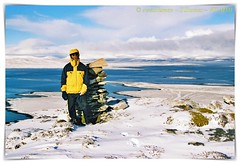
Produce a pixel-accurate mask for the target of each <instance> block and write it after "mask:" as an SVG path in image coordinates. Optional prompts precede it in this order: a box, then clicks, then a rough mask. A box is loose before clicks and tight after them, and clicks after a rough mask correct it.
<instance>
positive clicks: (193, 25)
mask: <svg viewBox="0 0 240 164" xmlns="http://www.w3.org/2000/svg"><path fill="white" fill-rule="evenodd" d="M235 7H236V6H235V5H234V4H233V5H232V4H225V5H223V4H218V5H207V4H206V5H198V4H196V5H139V6H138V5H117V6H116V5H58V6H57V5H41V4H40V5H31V4H30V5H22V4H7V5H5V50H6V56H20V55H21V56H34V57H45V56H52V57H57V58H65V57H66V56H67V55H68V52H69V50H70V49H71V48H78V49H79V50H80V53H81V57H82V58H86V59H89V58H99V57H104V58H114V59H119V58H131V59H148V60H157V59H200V60H201V59H216V58H217V59H225V58H234V48H235V47H234V45H235V35H234V33H235V29H234V28H235Z"/></svg>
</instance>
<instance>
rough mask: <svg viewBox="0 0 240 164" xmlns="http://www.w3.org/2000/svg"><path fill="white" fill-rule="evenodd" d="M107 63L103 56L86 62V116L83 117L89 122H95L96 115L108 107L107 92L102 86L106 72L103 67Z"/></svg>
mask: <svg viewBox="0 0 240 164" xmlns="http://www.w3.org/2000/svg"><path fill="white" fill-rule="evenodd" d="M107 65H108V64H107V62H106V61H105V60H104V59H103V58H101V59H98V60H96V61H94V62H92V63H89V64H87V67H88V76H89V86H88V91H87V94H86V101H87V118H85V119H87V120H88V122H89V123H96V120H97V117H98V116H99V115H100V114H101V113H102V112H103V111H106V110H107V109H108V108H109V106H108V105H107V99H108V92H107V90H106V89H105V88H104V85H105V84H106V82H105V81H104V80H105V78H106V77H107V74H106V73H105V72H104V71H103V67H104V66H107Z"/></svg>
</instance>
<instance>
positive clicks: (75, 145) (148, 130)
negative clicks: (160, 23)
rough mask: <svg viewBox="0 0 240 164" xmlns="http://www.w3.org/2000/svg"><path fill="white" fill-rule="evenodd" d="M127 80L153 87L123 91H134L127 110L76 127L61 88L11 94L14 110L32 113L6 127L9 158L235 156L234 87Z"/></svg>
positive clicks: (137, 84)
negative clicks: (27, 94) (28, 94)
mask: <svg viewBox="0 0 240 164" xmlns="http://www.w3.org/2000/svg"><path fill="white" fill-rule="evenodd" d="M124 85H127V86H135V87H143V88H149V90H140V91H121V92H118V93H119V94H123V95H128V96H131V98H129V99H127V103H128V105H129V107H128V108H126V109H123V110H112V111H110V112H109V113H108V114H107V118H108V120H107V121H105V122H102V123H97V124H95V125H87V126H85V127H74V129H73V130H72V126H71V124H69V123H68V122H66V120H67V119H68V118H67V113H66V111H67V106H66V102H65V101H63V100H62V98H61V93H60V92H36V93H33V95H39V96H35V97H34V96H33V97H24V98H20V99H11V100H10V101H9V103H10V104H11V108H12V110H16V111H18V112H24V113H28V114H30V115H32V116H33V117H34V118H33V119H28V120H23V121H19V122H17V123H11V124H7V125H6V126H5V135H6V137H5V138H6V139H5V141H6V144H5V159H46V158H51V159H52V158H53V159H59V158H71V159H85V158H91V159H92V158H93V159H104V158H106V159H145V158H150V159H224V160H225V159H230V160H231V159H235V158H236V154H235V151H236V150H235V149H236V148H235V132H234V129H235V114H234V113H235V104H234V103H235V100H234V87H229V86H199V85H165V84H150V83H124ZM150 88H151V89H150ZM64 120H65V121H64Z"/></svg>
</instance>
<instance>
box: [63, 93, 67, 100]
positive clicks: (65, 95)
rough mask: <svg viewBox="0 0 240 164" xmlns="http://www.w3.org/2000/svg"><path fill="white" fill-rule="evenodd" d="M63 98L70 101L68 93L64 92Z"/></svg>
mask: <svg viewBox="0 0 240 164" xmlns="http://www.w3.org/2000/svg"><path fill="white" fill-rule="evenodd" d="M62 98H63V100H67V99H68V95H67V92H66V91H63V92H62Z"/></svg>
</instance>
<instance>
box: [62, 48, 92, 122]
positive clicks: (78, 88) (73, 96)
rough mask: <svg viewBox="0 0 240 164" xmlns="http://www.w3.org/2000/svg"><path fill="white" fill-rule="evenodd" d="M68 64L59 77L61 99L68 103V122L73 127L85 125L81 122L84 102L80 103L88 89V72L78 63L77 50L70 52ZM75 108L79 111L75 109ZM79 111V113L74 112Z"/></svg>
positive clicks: (84, 106)
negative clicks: (73, 125)
mask: <svg viewBox="0 0 240 164" xmlns="http://www.w3.org/2000/svg"><path fill="white" fill-rule="evenodd" d="M69 55H70V62H69V63H67V64H66V65H65V66H64V68H63V70H62V76H61V91H62V98H63V99H64V100H65V101H66V100H67V101H68V113H69V116H70V122H72V123H73V124H75V125H79V126H81V125H85V124H83V122H82V115H81V114H82V111H83V113H85V110H86V104H85V103H86V102H83V101H81V99H82V98H83V97H85V96H84V94H85V93H86V92H87V89H88V83H89V80H88V70H87V67H86V66H85V65H84V64H83V63H82V62H80V59H79V55H80V53H79V51H78V49H71V50H70V53H69ZM76 107H78V108H80V109H76ZM76 110H80V111H76Z"/></svg>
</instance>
